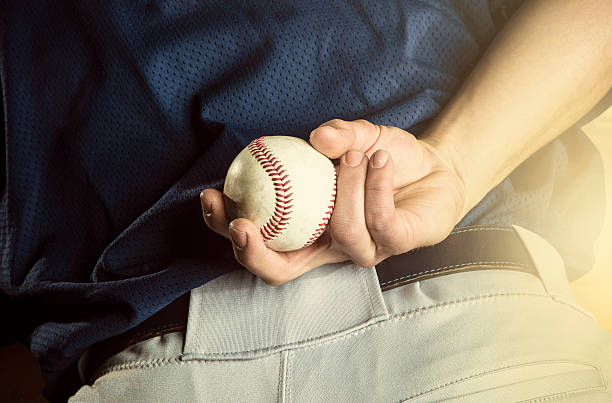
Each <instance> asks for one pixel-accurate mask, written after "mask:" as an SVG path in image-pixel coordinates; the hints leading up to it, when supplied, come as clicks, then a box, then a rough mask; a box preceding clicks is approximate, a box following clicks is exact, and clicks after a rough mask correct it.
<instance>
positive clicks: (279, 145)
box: [223, 136, 336, 251]
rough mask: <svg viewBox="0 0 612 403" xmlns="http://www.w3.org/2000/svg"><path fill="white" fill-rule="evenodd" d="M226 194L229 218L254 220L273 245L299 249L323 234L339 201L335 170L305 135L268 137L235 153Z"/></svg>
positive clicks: (280, 247)
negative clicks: (302, 137)
mask: <svg viewBox="0 0 612 403" xmlns="http://www.w3.org/2000/svg"><path fill="white" fill-rule="evenodd" d="M223 194H224V199H225V206H226V212H227V214H228V217H230V218H231V219H232V220H233V219H236V218H239V217H244V218H248V219H249V220H251V221H253V223H255V225H257V226H258V227H259V230H260V233H261V235H262V237H263V238H264V242H265V243H266V246H268V247H269V248H270V249H274V250H276V251H290V250H296V249H300V248H303V247H305V246H308V245H311V244H312V243H313V242H315V241H316V240H317V238H319V236H320V235H321V234H322V233H323V232H324V230H325V227H326V226H327V223H328V222H329V219H330V217H331V214H332V211H333V209H334V203H335V200H336V170H335V168H334V165H333V164H332V162H331V160H329V158H327V157H326V156H324V155H323V154H321V153H319V152H318V151H317V150H316V149H314V148H313V147H312V146H311V145H310V144H308V143H307V142H306V141H304V140H302V139H301V138H298V137H289V136H264V137H260V138H257V139H255V140H253V141H252V142H251V143H249V145H248V146H247V147H245V148H244V149H243V150H242V151H241V152H240V153H239V154H238V155H237V156H236V158H235V159H234V161H233V162H232V164H231V165H230V167H229V170H228V172H227V175H226V177H225V185H224V187H223Z"/></svg>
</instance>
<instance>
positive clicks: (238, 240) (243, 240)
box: [230, 224, 247, 249]
mask: <svg viewBox="0 0 612 403" xmlns="http://www.w3.org/2000/svg"><path fill="white" fill-rule="evenodd" d="M230 236H231V237H232V242H234V245H236V247H237V248H238V249H244V247H245V246H246V244H247V235H246V232H242V231H240V230H238V229H236V228H234V227H233V226H232V224H230Z"/></svg>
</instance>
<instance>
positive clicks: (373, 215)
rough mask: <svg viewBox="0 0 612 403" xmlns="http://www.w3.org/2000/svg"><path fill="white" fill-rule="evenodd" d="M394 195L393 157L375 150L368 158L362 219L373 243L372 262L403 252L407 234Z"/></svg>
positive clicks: (382, 151)
mask: <svg viewBox="0 0 612 403" xmlns="http://www.w3.org/2000/svg"><path fill="white" fill-rule="evenodd" d="M393 197H394V193H393V160H392V158H391V156H390V155H389V153H388V152H386V151H384V150H378V151H376V152H375V153H374V154H373V155H372V158H370V163H369V166H368V175H367V177H366V181H365V222H366V226H367V228H368V232H369V233H370V236H371V237H372V240H373V241H374V243H375V244H376V252H375V255H376V258H375V260H377V261H376V262H375V263H378V260H379V259H383V258H386V257H388V256H391V255H395V254H399V253H402V252H405V250H404V249H405V248H404V247H403V246H404V245H405V244H406V241H407V233H406V231H405V226H404V225H403V223H402V221H401V219H400V217H399V216H398V214H397V213H396V209H395V203H394V199H393Z"/></svg>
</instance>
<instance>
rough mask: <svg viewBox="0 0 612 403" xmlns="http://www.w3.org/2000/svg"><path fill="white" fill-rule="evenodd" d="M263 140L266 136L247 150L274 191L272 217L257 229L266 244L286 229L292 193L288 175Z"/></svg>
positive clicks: (254, 142) (255, 141) (254, 141)
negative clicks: (268, 179) (270, 180)
mask: <svg viewBox="0 0 612 403" xmlns="http://www.w3.org/2000/svg"><path fill="white" fill-rule="evenodd" d="M265 138H266V136H263V137H260V138H258V139H255V140H253V141H251V143H250V144H249V146H248V148H249V151H250V152H251V155H252V156H253V157H255V159H256V160H257V162H259V163H260V164H261V166H262V167H263V168H264V169H265V171H266V173H267V174H268V175H269V176H270V178H271V179H272V183H273V184H274V190H275V191H276V203H275V205H274V212H273V213H272V217H270V219H269V220H268V221H267V222H266V223H265V224H264V225H262V226H261V227H260V228H259V232H260V233H261V236H262V237H263V239H264V242H268V241H271V240H272V239H274V238H276V237H278V236H279V234H280V233H281V232H282V231H283V230H284V229H285V228H287V225H288V224H289V219H290V218H291V213H293V210H291V209H292V208H293V204H291V203H292V202H293V199H290V197H291V196H293V193H290V192H289V191H290V190H291V188H292V186H291V185H290V184H291V180H290V179H287V177H288V176H289V175H287V174H286V173H285V172H286V171H285V169H284V167H283V165H282V163H281V162H280V160H279V159H278V158H277V157H276V156H275V155H274V154H273V153H272V151H271V150H270V149H269V148H268V147H267V146H266V144H265V142H264V139H265Z"/></svg>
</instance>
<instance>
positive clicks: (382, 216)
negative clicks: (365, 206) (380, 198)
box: [366, 209, 393, 232]
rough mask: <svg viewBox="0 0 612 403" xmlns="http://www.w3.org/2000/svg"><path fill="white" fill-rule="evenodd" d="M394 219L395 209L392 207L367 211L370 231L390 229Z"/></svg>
mask: <svg viewBox="0 0 612 403" xmlns="http://www.w3.org/2000/svg"><path fill="white" fill-rule="evenodd" d="M392 220H393V211H391V210H390V209H374V210H372V211H368V212H367V213H366V223H367V226H368V229H369V230H370V231H374V232H384V231H385V230H388V229H389V223H390V222H391V221H392Z"/></svg>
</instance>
